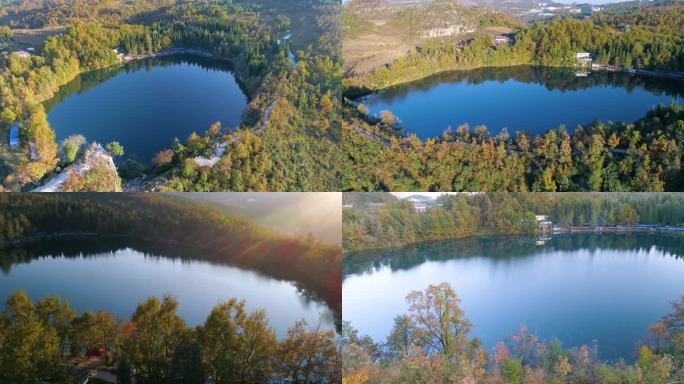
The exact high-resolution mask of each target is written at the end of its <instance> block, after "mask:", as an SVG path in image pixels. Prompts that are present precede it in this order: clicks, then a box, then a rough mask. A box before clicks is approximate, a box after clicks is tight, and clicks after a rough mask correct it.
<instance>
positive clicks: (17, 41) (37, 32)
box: [9, 27, 66, 51]
mask: <svg viewBox="0 0 684 384" xmlns="http://www.w3.org/2000/svg"><path fill="white" fill-rule="evenodd" d="M65 29H66V28H65V27H50V28H40V29H14V30H13V32H14V36H13V37H12V40H11V41H10V43H9V50H10V51H16V50H20V49H26V48H28V47H33V48H35V49H40V48H41V47H42V46H43V42H45V40H46V39H47V38H48V37H50V36H54V35H57V34H60V33H62V32H64V30H65Z"/></svg>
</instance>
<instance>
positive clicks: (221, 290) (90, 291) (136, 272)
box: [0, 238, 334, 337]
mask: <svg viewBox="0 0 684 384" xmlns="http://www.w3.org/2000/svg"><path fill="white" fill-rule="evenodd" d="M154 249H155V246H154V245H149V244H144V245H141V244H140V243H139V242H132V241H131V242H129V241H127V240H122V239H113V240H112V239H97V238H87V239H81V238H77V239H73V238H72V239H63V240H45V241H40V242H32V243H27V244H24V245H22V246H19V247H13V248H0V269H1V271H0V297H2V300H3V301H4V299H5V298H6V297H7V295H8V294H9V293H10V292H12V291H13V290H15V289H22V290H24V291H26V292H27V294H28V295H29V297H30V298H31V299H33V300H38V299H41V298H43V297H44V296H45V295H58V296H61V297H65V298H67V299H69V301H70V303H71V305H72V306H73V307H74V308H76V309H77V310H78V311H79V312H80V311H84V310H92V311H95V310H98V309H104V310H106V311H111V312H113V313H114V314H115V315H117V316H119V317H121V318H123V319H129V318H130V316H131V315H132V314H133V312H134V311H135V308H136V306H137V305H138V303H140V302H142V301H143V300H145V299H146V298H148V297H150V296H158V297H161V296H162V295H164V294H167V293H168V294H171V295H172V296H174V297H175V298H176V299H177V300H178V301H179V309H178V311H179V314H180V315H181V316H182V317H183V319H184V320H185V321H186V322H187V323H188V324H190V325H198V324H202V323H204V321H205V320H206V317H207V316H208V315H209V312H210V311H211V309H212V308H213V307H214V306H215V305H216V304H218V303H219V302H223V301H226V300H227V299H229V298H232V297H235V298H238V299H241V300H245V301H246V306H247V308H249V309H250V310H252V309H256V308H263V309H264V310H265V311H266V313H267V316H268V321H269V324H270V326H271V327H273V329H274V330H275V331H276V333H277V334H278V336H279V337H283V336H284V335H285V334H286V332H287V328H289V327H290V326H292V325H293V324H294V323H295V322H296V321H297V320H300V319H306V320H307V321H309V322H310V323H312V322H313V323H315V322H316V321H318V320H319V318H322V319H323V322H324V326H325V327H327V328H332V327H333V326H334V315H333V313H332V311H331V310H330V309H329V308H328V307H327V306H325V304H323V303H321V302H317V301H312V300H308V299H306V298H305V297H304V296H303V295H301V294H300V293H299V292H298V291H297V289H296V288H295V287H294V286H293V284H291V283H289V282H284V281H278V280H275V279H271V278H268V277H264V276H262V275H259V274H257V273H255V272H251V271H246V270H242V269H239V268H235V267H231V266H227V265H218V264H212V263H209V262H206V261H201V260H196V259H192V258H191V257H192V256H191V255H189V257H188V258H178V257H166V256H164V251H163V250H161V249H159V250H157V251H155V250H154Z"/></svg>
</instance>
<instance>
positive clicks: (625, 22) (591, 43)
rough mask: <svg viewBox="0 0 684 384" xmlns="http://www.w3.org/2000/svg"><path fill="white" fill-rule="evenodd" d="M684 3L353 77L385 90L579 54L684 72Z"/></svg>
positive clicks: (557, 23)
mask: <svg viewBox="0 0 684 384" xmlns="http://www.w3.org/2000/svg"><path fill="white" fill-rule="evenodd" d="M682 22H684V5H682V4H681V3H679V2H671V3H666V4H661V3H658V4H652V5H647V6H641V7H638V8H636V9H634V10H633V11H632V12H629V13H627V14H619V15H615V14H610V13H606V14H604V13H603V12H598V13H597V16H593V17H592V18H589V19H586V20H577V19H573V18H556V19H554V20H552V21H550V22H536V23H533V24H531V25H529V26H527V27H523V28H521V29H519V30H518V31H516V32H514V33H512V34H511V38H512V42H511V44H510V45H509V44H499V45H494V44H493V43H492V39H491V36H489V35H485V34H476V35H475V36H474V37H472V38H470V39H469V40H467V41H464V42H461V43H459V44H454V43H453V42H449V43H443V44H429V45H427V46H426V47H420V49H418V50H413V51H411V52H409V54H408V55H407V56H405V57H403V58H400V59H397V60H395V61H394V62H393V63H392V64H390V65H388V66H383V67H380V68H377V69H376V70H375V71H374V72H372V73H368V74H365V75H360V76H353V77H351V78H349V79H347V80H346V85H347V86H348V87H351V88H352V90H353V89H382V88H386V87H388V86H391V85H394V84H398V83H403V82H407V81H411V80H416V79H419V78H422V77H426V76H428V75H430V74H433V73H437V72H443V71H447V70H458V69H460V70H463V69H473V68H478V67H493V66H511V65H521V64H532V65H546V66H565V67H572V66H577V65H578V62H577V60H576V58H575V54H576V53H577V52H589V53H591V54H592V57H593V59H594V62H596V63H598V64H603V65H614V66H617V67H624V68H640V69H654V70H662V71H679V70H682V69H684V35H683V34H682V28H681V25H682Z"/></svg>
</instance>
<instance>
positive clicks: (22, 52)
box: [12, 51, 31, 59]
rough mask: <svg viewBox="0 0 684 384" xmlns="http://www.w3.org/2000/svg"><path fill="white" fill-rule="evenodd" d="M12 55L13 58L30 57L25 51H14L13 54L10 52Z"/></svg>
mask: <svg viewBox="0 0 684 384" xmlns="http://www.w3.org/2000/svg"><path fill="white" fill-rule="evenodd" d="M12 54H13V55H14V56H17V57H21V58H24V59H26V58H29V57H31V53H30V52H27V51H15V52H12Z"/></svg>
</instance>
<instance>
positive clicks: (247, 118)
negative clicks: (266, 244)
mask: <svg viewBox="0 0 684 384" xmlns="http://www.w3.org/2000/svg"><path fill="white" fill-rule="evenodd" d="M30 5H31V4H30V3H29V4H23V3H22V4H19V5H17V6H16V8H10V9H9V10H6V11H5V12H6V13H7V14H8V15H9V14H12V15H13V16H12V18H13V20H15V19H16V20H20V21H18V23H19V24H18V25H23V24H22V23H25V24H28V25H31V26H34V25H37V26H41V27H44V26H51V25H53V24H54V23H61V22H64V23H68V27H67V28H66V30H65V31H64V32H63V33H60V34H57V35H54V36H51V37H48V38H47V39H46V40H45V43H44V45H43V46H42V47H39V49H37V54H35V55H32V56H31V57H21V56H20V55H15V54H6V55H4V56H3V60H2V63H1V65H2V75H1V76H0V91H1V92H2V93H1V97H0V101H1V105H0V107H1V108H2V115H1V116H0V117H1V118H2V122H3V123H4V124H5V125H8V124H12V123H13V122H17V123H18V124H19V127H20V139H21V142H22V146H21V147H22V151H20V152H21V153H20V155H21V156H18V159H17V156H6V155H5V156H2V157H3V158H2V159H0V168H4V169H5V170H4V171H3V173H4V175H0V176H3V178H4V186H5V188H8V189H10V190H20V189H25V188H26V187H27V186H30V185H35V184H36V183H38V182H40V181H41V180H42V179H43V178H45V176H46V175H47V174H49V173H50V172H52V171H53V170H59V168H61V167H63V166H65V165H68V164H69V163H70V161H73V158H74V156H64V154H63V152H67V151H68V150H69V146H68V143H66V142H65V143H61V144H60V145H58V143H56V142H55V135H54V132H53V131H52V129H51V128H50V126H49V124H48V122H47V119H46V116H45V110H44V108H43V106H42V104H41V103H42V102H44V101H46V100H48V99H49V98H51V97H52V96H53V95H54V93H55V91H56V90H57V89H58V88H59V87H61V86H63V85H65V84H66V83H68V82H69V81H71V80H72V79H74V78H75V77H76V76H77V75H79V74H81V73H84V72H87V71H89V70H92V69H97V68H104V67H111V66H114V65H119V64H120V61H121V58H120V57H119V56H117V52H116V51H114V50H115V49H118V52H120V53H121V54H123V55H127V56H128V57H133V58H137V57H145V55H149V54H151V53H156V52H160V51H163V50H165V49H168V48H174V47H182V48H195V49H202V50H205V51H208V52H209V53H211V54H213V56H215V57H216V58H219V59H226V60H229V61H230V62H231V63H232V64H233V66H234V69H235V73H236V74H237V77H238V78H239V79H240V80H241V82H242V83H243V84H244V85H245V87H246V90H247V93H248V96H249V97H250V103H249V105H248V107H247V109H246V110H245V111H244V112H243V120H242V122H241V124H240V129H238V130H237V131H233V132H228V133H226V132H224V131H221V130H220V126H219V127H214V126H212V127H207V132H206V133H205V134H204V135H203V136H200V135H197V134H192V135H190V136H189V137H188V138H187V140H186V141H184V142H181V141H180V140H177V141H176V142H174V143H171V148H170V149H169V150H166V151H162V152H160V153H159V154H158V155H157V156H156V157H155V159H154V161H153V164H152V165H148V164H137V165H134V166H132V165H131V164H127V165H126V167H125V169H124V176H127V177H131V178H132V177H138V176H141V175H142V174H145V175H148V176H149V177H150V178H151V179H152V180H149V184H150V185H149V186H146V187H144V188H143V189H152V188H154V189H157V190H159V189H164V190H181V191H183V190H335V189H338V186H339V180H340V178H341V177H340V176H339V170H338V169H336V167H335V165H336V164H337V163H339V162H340V152H339V145H338V142H339V140H340V130H339V124H338V123H337V122H338V121H339V119H336V116H338V115H339V113H338V112H337V111H338V110H339V107H340V98H339V97H337V96H336V95H337V93H338V91H339V89H340V78H341V76H340V69H339V67H340V65H339V63H338V62H339V59H338V56H339V55H338V54H337V53H336V49H337V44H336V41H337V38H336V28H335V22H334V19H335V16H334V13H335V9H336V5H334V4H333V3H330V2H328V1H323V0H321V1H308V0H301V1H298V2H296V3H293V4H291V6H290V7H288V8H287V10H289V11H290V12H293V13H295V15H293V16H297V17H298V19H297V20H295V21H292V20H290V19H289V17H288V16H287V15H288V13H287V12H283V13H282V15H280V17H278V18H277V19H276V20H273V16H271V15H272V13H273V9H272V8H273V7H277V3H276V4H271V2H268V1H263V2H262V1H248V0H245V1H240V2H231V1H228V2H226V1H209V2H202V3H192V4H191V3H185V2H173V3H170V2H164V1H159V2H145V3H140V5H139V6H138V7H136V6H135V5H131V4H124V3H121V4H120V5H119V6H118V7H117V6H115V5H112V4H111V3H110V2H106V1H102V2H74V3H71V2H68V3H67V2H65V3H64V4H62V3H59V4H56V5H55V6H54V7H47V8H46V9H38V8H36V9H33V8H30ZM22 6H24V7H27V8H28V9H26V10H23V9H22ZM91 8H96V9H97V11H96V12H92V9H91ZM302 9H304V10H305V11H306V14H305V15H301V13H302V12H304V11H302ZM22 12H23V13H22ZM44 12H47V14H44ZM91 12H92V13H91ZM297 12H299V13H297ZM24 13H25V14H24ZM21 15H23V16H21ZM20 16H21V17H20ZM8 17H9V16H8ZM33 18H35V20H33ZM21 20H28V21H21ZM298 23H310V24H313V25H316V26H318V27H317V28H316V31H315V32H316V33H313V34H312V35H310V36H307V37H300V38H298V40H297V42H298V44H300V45H305V48H304V49H301V50H298V51H297V52H296V64H295V65H291V63H290V60H289V58H288V48H289V44H288V42H287V41H285V42H281V41H280V40H279V39H280V37H281V36H283V35H285V34H286V33H287V32H288V30H289V28H290V27H291V26H292V25H294V24H298ZM235 138H237V139H235ZM86 139H87V138H86ZM180 139H183V140H184V139H185V138H180ZM234 139H235V140H234ZM224 141H228V142H229V143H230V144H228V145H227V148H226V151H225V152H224V153H223V156H222V159H221V161H219V163H218V164H217V165H216V166H215V167H200V166H198V165H197V164H196V163H195V162H193V161H191V160H190V157H193V156H198V155H205V156H207V155H210V154H211V153H212V152H213V146H214V144H218V143H220V142H224ZM29 147H31V148H32V149H31V151H29V150H28V148H29ZM22 154H23V155H22ZM150 175H151V176H150ZM94 184H97V183H94ZM96 187H97V186H96V185H95V186H88V188H87V189H89V190H93V189H97V188H96Z"/></svg>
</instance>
